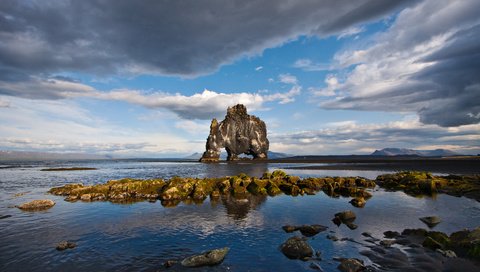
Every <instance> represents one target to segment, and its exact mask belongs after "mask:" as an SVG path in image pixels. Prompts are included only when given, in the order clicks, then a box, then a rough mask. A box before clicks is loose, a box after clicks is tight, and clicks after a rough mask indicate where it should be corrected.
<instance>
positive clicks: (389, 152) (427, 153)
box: [371, 148, 459, 157]
mask: <svg viewBox="0 0 480 272" xmlns="http://www.w3.org/2000/svg"><path fill="white" fill-rule="evenodd" d="M371 155H372V156H419V157H449V156H457V155H459V154H457V153H455V152H453V151H451V150H447V149H435V150H414V149H407V148H384V149H382V150H375V151H374V152H373V153H372V154H371Z"/></svg>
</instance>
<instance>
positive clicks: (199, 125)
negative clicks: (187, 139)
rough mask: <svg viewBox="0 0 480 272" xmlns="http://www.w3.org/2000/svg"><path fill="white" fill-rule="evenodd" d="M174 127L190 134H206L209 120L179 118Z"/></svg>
mask: <svg viewBox="0 0 480 272" xmlns="http://www.w3.org/2000/svg"><path fill="white" fill-rule="evenodd" d="M175 127H176V128H179V129H182V130H184V131H186V132H187V133H189V134H192V135H202V136H205V137H206V135H208V133H209V131H210V122H209V121H208V122H207V121H202V122H196V121H193V120H181V121H178V122H176V123H175Z"/></svg>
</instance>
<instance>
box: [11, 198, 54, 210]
mask: <svg viewBox="0 0 480 272" xmlns="http://www.w3.org/2000/svg"><path fill="white" fill-rule="evenodd" d="M54 205H55V202H54V201H53V200H50V199H38V200H32V201H30V202H26V203H23V204H22V205H20V206H17V207H18V208H19V209H21V210H25V211H39V210H46V209H50V208H51V207H53V206H54Z"/></svg>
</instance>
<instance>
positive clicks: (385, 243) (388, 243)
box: [380, 240, 395, 247]
mask: <svg viewBox="0 0 480 272" xmlns="http://www.w3.org/2000/svg"><path fill="white" fill-rule="evenodd" d="M394 243H395V240H382V241H380V245H382V246H384V247H391V246H392V245H393V244H394Z"/></svg>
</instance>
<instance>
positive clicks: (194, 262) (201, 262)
mask: <svg viewBox="0 0 480 272" xmlns="http://www.w3.org/2000/svg"><path fill="white" fill-rule="evenodd" d="M229 250H230V248H228V247H224V248H219V249H213V250H209V251H206V252H203V253H201V254H199V255H194V256H190V257H188V258H185V259H183V260H182V262H181V264H182V265H183V266H186V267H199V266H207V265H208V266H212V265H217V264H220V263H221V262H223V259H225V256H226V255H227V253H228V251H229Z"/></svg>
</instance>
